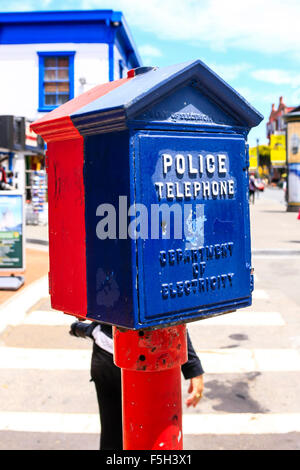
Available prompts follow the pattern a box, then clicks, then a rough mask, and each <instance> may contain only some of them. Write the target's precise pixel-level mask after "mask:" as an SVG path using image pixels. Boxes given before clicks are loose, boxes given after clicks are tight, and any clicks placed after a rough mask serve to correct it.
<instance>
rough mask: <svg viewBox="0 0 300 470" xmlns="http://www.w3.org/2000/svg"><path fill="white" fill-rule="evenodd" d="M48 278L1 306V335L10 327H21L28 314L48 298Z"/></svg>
mask: <svg viewBox="0 0 300 470" xmlns="http://www.w3.org/2000/svg"><path fill="white" fill-rule="evenodd" d="M48 295H49V294H48V278H47V276H45V277H43V278H41V279H39V280H38V281H35V282H33V283H32V284H30V285H29V286H28V287H25V289H23V290H22V291H20V292H19V293H17V294H15V295H14V297H13V298H12V299H9V300H8V301H7V302H4V304H2V305H1V306H0V333H1V332H2V331H4V330H5V328H6V327H7V326H8V325H19V324H20V323H22V321H24V318H25V316H26V312H27V310H28V309H30V307H32V305H34V304H35V303H36V302H38V301H39V300H40V299H41V298H43V297H48Z"/></svg>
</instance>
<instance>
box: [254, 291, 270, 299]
mask: <svg viewBox="0 0 300 470" xmlns="http://www.w3.org/2000/svg"><path fill="white" fill-rule="evenodd" d="M269 298H270V296H269V294H268V293H267V292H266V291H265V290H263V289H254V291H253V292H252V299H253V300H268V299H269Z"/></svg>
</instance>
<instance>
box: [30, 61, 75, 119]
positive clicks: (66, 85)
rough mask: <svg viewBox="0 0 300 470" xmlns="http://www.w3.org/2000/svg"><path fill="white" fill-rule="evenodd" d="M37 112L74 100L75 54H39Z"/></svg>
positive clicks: (49, 109)
mask: <svg viewBox="0 0 300 470" xmlns="http://www.w3.org/2000/svg"><path fill="white" fill-rule="evenodd" d="M38 55H39V111H51V110H52V109H54V108H56V107H57V106H60V105H61V104H63V103H65V102H66V101H69V100H70V99H72V98H74V55H75V52H39V53H38Z"/></svg>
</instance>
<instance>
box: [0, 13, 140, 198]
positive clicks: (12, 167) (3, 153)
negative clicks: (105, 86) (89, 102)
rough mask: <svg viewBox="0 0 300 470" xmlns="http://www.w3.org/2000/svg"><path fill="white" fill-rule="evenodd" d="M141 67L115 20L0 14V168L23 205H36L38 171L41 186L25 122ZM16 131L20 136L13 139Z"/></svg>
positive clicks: (38, 156)
mask: <svg viewBox="0 0 300 470" xmlns="http://www.w3.org/2000/svg"><path fill="white" fill-rule="evenodd" d="M141 65H142V63H141V59H140V57H139V54H138V51H137V48H136V46H135V44H134V41H133V39H132V36H131V34H130V31H129V28H128V26H127V23H126V21H125V18H124V16H123V14H122V13H121V12H116V11H113V10H89V11H39V12H18V13H0V70H1V74H0V90H1V92H0V118H2V121H1V119H0V122H2V126H0V162H2V163H3V164H4V167H5V168H6V170H7V171H10V172H12V175H13V176H12V178H11V182H12V184H13V186H14V187H15V188H18V189H20V190H22V191H24V192H25V191H26V198H27V200H36V201H38V198H37V197H35V192H34V191H35V189H34V188H35V187H39V185H40V180H39V177H40V174H38V173H37V172H38V171H40V173H41V177H42V178H43V179H44V180H45V178H44V177H43V174H42V171H43V168H44V155H43V153H44V152H43V151H41V147H39V145H38V143H37V141H36V136H34V135H32V133H30V131H29V124H30V121H34V120H36V119H37V118H39V117H41V116H42V115H44V114H45V113H48V112H49V111H51V110H53V109H54V108H56V107H57V106H59V105H61V104H63V103H65V102H66V101H68V100H70V99H72V98H74V97H76V96H77V95H79V94H81V93H83V92H84V91H87V90H89V89H90V88H93V87H94V86H96V85H98V84H101V83H105V82H108V81H112V80H116V79H119V78H122V77H126V72H127V70H129V69H132V68H136V67H139V66H141ZM23 118H25V119H23ZM1 129H2V130H1ZM3 129H11V132H12V133H13V135H4V134H3V132H5V131H4V130H3ZM22 129H25V135H23V136H19V134H20V130H21V131H22ZM7 132H8V131H6V133H7ZM1 133H2V135H1ZM17 137H18V139H17ZM16 140H18V142H17V144H16V145H13V144H11V145H10V146H8V145H7V142H15V141H16ZM19 141H20V142H29V143H30V144H31V145H30V146H29V147H30V148H29V147H28V145H27V146H26V145H25V143H24V145H23V146H22V145H21V146H20V145H19ZM42 149H43V147H42ZM25 174H26V178H25Z"/></svg>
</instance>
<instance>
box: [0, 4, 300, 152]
mask: <svg viewBox="0 0 300 470" xmlns="http://www.w3.org/2000/svg"><path fill="white" fill-rule="evenodd" d="M81 9H83V10H91V9H111V10H116V11H122V12H123V14H124V16H125V19H126V21H127V23H128V25H129V28H130V30H131V34H132V36H133V39H134V41H135V43H136V45H137V48H138V51H139V53H140V56H141V58H142V61H143V65H155V66H159V67H164V66H167V65H171V64H176V63H180V62H186V61H189V60H194V59H201V60H202V61H203V62H204V63H206V64H207V65H208V66H209V67H210V68H211V69H212V70H214V71H215V72H216V73H217V74H218V75H219V76H220V77H222V78H223V80H225V81H226V82H227V83H229V84H230V85H231V86H232V87H233V88H234V89H235V90H237V91H238V92H239V93H240V94H241V95H242V96H243V97H244V98H245V99H246V100H247V101H248V102H249V103H251V105H252V106H254V107H255V108H256V109H257V110H258V111H259V112H260V113H261V114H262V115H263V116H264V118H265V119H264V120H263V122H262V123H261V124H260V125H259V126H258V127H256V128H254V129H252V130H251V131H250V134H249V139H248V140H249V144H250V146H255V145H256V141H257V139H259V143H260V144H267V138H266V122H267V121H268V117H269V114H270V111H271V106H272V103H274V104H275V106H276V107H277V105H278V102H279V97H280V96H283V100H284V102H285V104H286V105H287V106H298V105H300V34H299V24H300V1H299V0H285V1H284V2H283V0H264V1H262V0H227V1H226V2H225V1H224V0H144V1H143V0H9V1H7V0H0V12H4V11H37V10H81Z"/></svg>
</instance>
